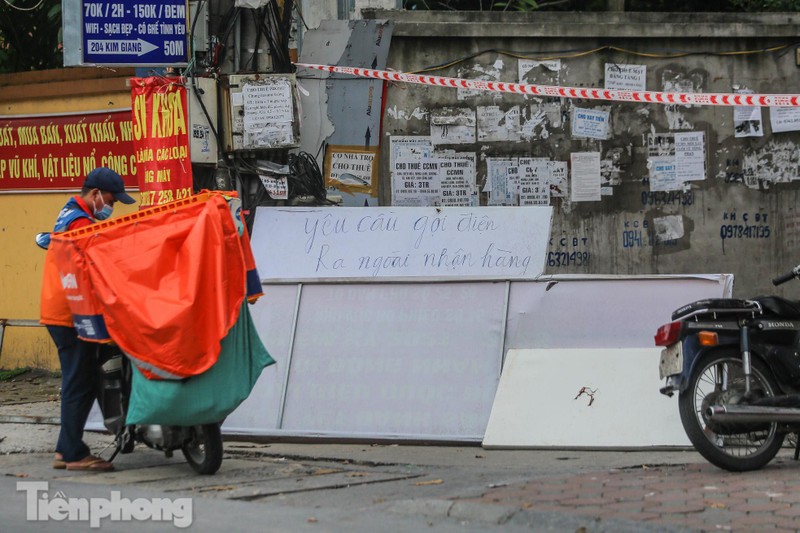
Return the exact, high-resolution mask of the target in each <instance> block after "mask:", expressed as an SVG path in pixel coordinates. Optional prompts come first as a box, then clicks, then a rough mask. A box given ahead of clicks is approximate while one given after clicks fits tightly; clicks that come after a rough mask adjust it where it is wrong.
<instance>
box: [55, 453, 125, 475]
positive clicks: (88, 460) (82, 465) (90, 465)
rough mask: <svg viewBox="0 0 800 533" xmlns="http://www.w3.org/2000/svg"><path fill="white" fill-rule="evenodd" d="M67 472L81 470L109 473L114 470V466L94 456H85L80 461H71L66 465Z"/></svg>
mask: <svg viewBox="0 0 800 533" xmlns="http://www.w3.org/2000/svg"><path fill="white" fill-rule="evenodd" d="M66 468H67V470H82V471H91V472H110V471H112V470H114V465H112V464H111V463H109V462H108V461H106V460H104V459H101V458H100V457H95V456H94V455H87V456H86V457H84V458H83V459H81V460H80V461H73V462H71V463H67V464H66Z"/></svg>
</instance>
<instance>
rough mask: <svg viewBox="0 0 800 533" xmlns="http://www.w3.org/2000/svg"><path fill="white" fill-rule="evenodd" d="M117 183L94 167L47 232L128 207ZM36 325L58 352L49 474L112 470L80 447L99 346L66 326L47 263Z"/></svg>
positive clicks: (53, 271) (63, 302)
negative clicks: (57, 407) (57, 411)
mask: <svg viewBox="0 0 800 533" xmlns="http://www.w3.org/2000/svg"><path fill="white" fill-rule="evenodd" d="M135 201H136V200H134V199H133V198H131V197H130V196H128V195H127V194H126V193H125V184H124V183H123V181H122V177H120V175H119V174H117V173H116V172H114V171H113V170H112V169H110V168H106V167H99V168H96V169H94V170H92V171H91V172H89V174H88V175H87V176H86V180H85V181H84V183H83V188H82V189H81V192H80V194H79V195H76V196H73V197H72V198H70V200H69V201H68V202H67V203H66V205H65V206H64V208H63V209H61V212H60V213H59V214H58V218H56V223H55V227H54V228H53V232H60V231H69V230H74V229H78V228H82V227H84V226H88V225H90V224H94V223H95V221H98V220H105V219H107V218H108V217H110V216H111V212H112V210H113V208H114V203H115V202H122V203H123V204H132V203H134V202H135ZM40 309H41V316H40V322H41V323H42V324H44V325H45V326H47V331H48V332H49V333H50V336H51V337H52V338H53V342H55V345H56V348H57V349H58V360H59V362H60V364H61V432H60V433H59V436H58V443H57V444H56V455H55V460H54V462H53V468H58V469H64V468H66V469H67V470H91V471H95V472H108V471H110V470H113V469H114V465H112V464H111V463H109V462H108V461H104V460H103V459H101V458H100V457H97V456H94V455H92V454H91V452H90V450H89V447H88V446H87V445H86V443H85V442H83V428H84V426H85V425H86V420H87V418H88V417H89V411H90V410H91V408H92V404H93V403H94V400H95V398H96V397H97V392H98V385H99V377H100V368H99V366H98V357H97V355H98V350H100V349H102V348H103V347H102V345H99V344H97V343H93V342H87V341H83V340H81V339H79V338H78V332H77V330H76V329H75V327H74V325H73V322H72V313H71V312H70V308H69V304H68V303H67V299H66V296H65V294H64V289H63V287H62V280H61V278H60V276H59V274H58V269H57V268H56V264H55V261H54V258H53V254H52V253H51V252H48V254H47V257H46V258H45V266H44V279H43V282H42V294H41V306H40Z"/></svg>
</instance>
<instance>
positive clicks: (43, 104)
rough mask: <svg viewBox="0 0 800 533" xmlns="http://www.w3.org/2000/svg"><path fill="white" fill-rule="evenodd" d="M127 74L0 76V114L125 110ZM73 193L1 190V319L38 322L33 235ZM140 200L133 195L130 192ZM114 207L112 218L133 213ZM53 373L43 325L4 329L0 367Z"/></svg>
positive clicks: (39, 253)
mask: <svg viewBox="0 0 800 533" xmlns="http://www.w3.org/2000/svg"><path fill="white" fill-rule="evenodd" d="M131 75H132V71H130V70H125V71H120V72H118V73H113V74H109V73H108V72H105V71H101V70H100V69H58V70H54V71H41V72H36V73H20V74H12V75H0V114H2V115H15V116H25V115H42V114H61V113H75V112H81V111H102V110H111V109H124V108H130V106H131V96H130V89H129V88H128V87H127V84H126V80H127V78H128V77H129V76H131ZM75 192H77V190H76V191H74V192H72V193H4V192H0V319H28V320H30V319H35V320H38V318H39V291H40V288H41V277H42V266H43V264H44V251H43V250H41V249H40V248H39V247H38V246H36V244H35V243H34V240H33V238H34V235H36V233H38V232H40V231H50V230H52V229H53V223H54V222H55V218H56V216H57V215H58V212H59V211H60V210H61V208H62V207H63V206H64V204H65V203H66V201H67V200H68V199H69V197H70V196H72V194H74V193H75ZM132 196H134V198H136V199H137V201H138V200H139V196H138V194H132ZM136 209H137V205H136V204H134V205H131V206H126V205H123V204H120V203H117V204H116V205H115V206H114V216H119V215H124V214H127V213H131V212H134V211H136ZM21 366H36V367H40V368H49V369H58V366H59V365H58V356H57V354H56V351H55V347H54V346H53V343H52V341H51V340H50V336H49V335H48V334H47V331H46V330H45V329H44V327H41V326H39V327H6V328H5V335H4V337H3V341H2V351H1V352H0V368H16V367H21Z"/></svg>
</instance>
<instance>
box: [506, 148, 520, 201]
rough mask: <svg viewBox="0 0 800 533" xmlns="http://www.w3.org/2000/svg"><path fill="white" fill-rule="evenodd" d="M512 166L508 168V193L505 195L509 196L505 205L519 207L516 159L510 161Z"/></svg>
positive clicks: (518, 179) (518, 177)
mask: <svg viewBox="0 0 800 533" xmlns="http://www.w3.org/2000/svg"><path fill="white" fill-rule="evenodd" d="M512 161H513V163H514V164H513V165H511V166H510V167H508V191H507V194H509V195H511V198H510V199H509V200H508V202H507V205H519V182H520V172H519V163H518V161H519V160H518V159H517V158H514V159H512Z"/></svg>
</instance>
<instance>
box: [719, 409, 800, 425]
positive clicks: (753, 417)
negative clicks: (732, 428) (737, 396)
mask: <svg viewBox="0 0 800 533" xmlns="http://www.w3.org/2000/svg"><path fill="white" fill-rule="evenodd" d="M706 416H708V418H709V419H710V420H712V421H714V422H722V423H726V422H727V423H737V422H738V423H749V422H777V423H784V424H796V423H800V409H799V408H796V407H771V406H766V405H714V406H711V407H709V408H708V409H706Z"/></svg>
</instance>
